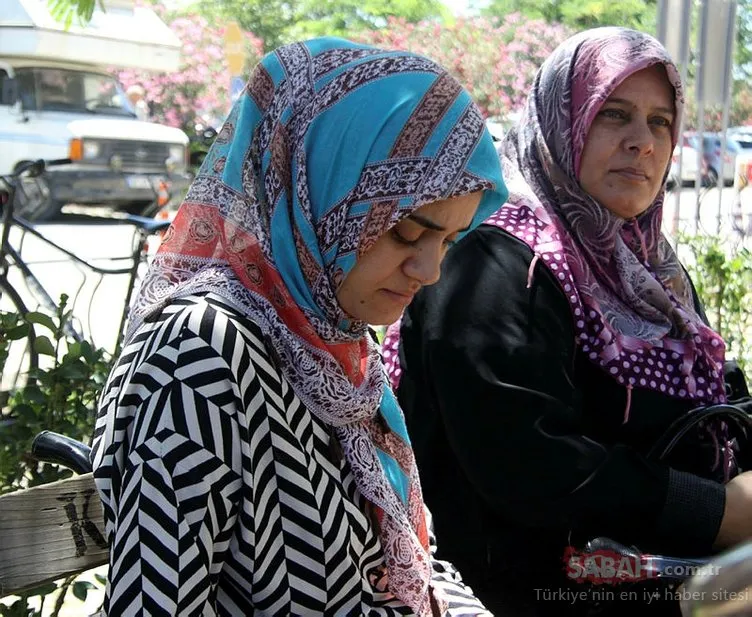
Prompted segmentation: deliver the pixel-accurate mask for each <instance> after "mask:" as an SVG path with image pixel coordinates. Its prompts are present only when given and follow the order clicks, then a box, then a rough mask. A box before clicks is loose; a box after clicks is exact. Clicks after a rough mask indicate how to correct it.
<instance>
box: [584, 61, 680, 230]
mask: <svg viewBox="0 0 752 617" xmlns="http://www.w3.org/2000/svg"><path fill="white" fill-rule="evenodd" d="M673 122H674V90H673V88H672V87H671V84H670V83H669V81H668V78H667V76H666V70H665V68H664V67H663V66H662V65H656V66H652V67H650V68H647V69H643V70H642V71H639V72H637V73H635V74H634V75H631V76H629V77H628V78H627V79H625V80H624V81H623V82H622V83H621V84H620V85H619V87H618V88H616V89H615V90H614V91H613V92H612V93H611V96H610V97H609V98H608V99H607V100H606V102H605V103H603V106H602V107H601V108H600V110H599V111H598V114H597V115H596V117H595V119H594V120H593V124H592V125H591V127H590V131H589V133H588V136H587V140H586V141H585V148H584V150H583V152H582V158H581V159H580V160H581V165H580V185H581V186H582V188H583V189H584V190H585V191H587V192H588V193H589V194H590V195H591V196H592V197H593V198H595V199H596V200H597V201H598V202H599V203H600V204H601V205H603V206H604V207H606V208H608V209H609V210H610V211H611V212H613V213H614V214H616V215H617V216H620V217H622V218H624V219H629V218H632V217H635V216H637V215H638V214H641V213H642V212H644V211H645V210H647V208H648V207H649V206H650V204H652V203H653V201H654V200H655V197H656V195H657V194H658V191H659V190H660V188H661V186H662V184H663V175H664V173H665V172H666V168H667V167H668V164H669V160H670V158H671V153H672V151H673V145H672V143H671V130H672V125H673Z"/></svg>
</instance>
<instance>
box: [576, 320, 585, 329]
mask: <svg viewBox="0 0 752 617" xmlns="http://www.w3.org/2000/svg"><path fill="white" fill-rule="evenodd" d="M577 327H578V328H584V327H585V322H584V321H582V320H581V319H580V321H578V322H577Z"/></svg>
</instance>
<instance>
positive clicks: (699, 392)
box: [697, 390, 705, 396]
mask: <svg viewBox="0 0 752 617" xmlns="http://www.w3.org/2000/svg"><path fill="white" fill-rule="evenodd" d="M697 396H705V392H704V391H703V390H698V391H697Z"/></svg>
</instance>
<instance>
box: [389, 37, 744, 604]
mask: <svg viewBox="0 0 752 617" xmlns="http://www.w3.org/2000/svg"><path fill="white" fill-rule="evenodd" d="M682 107H683V92H682V84H681V82H680V80H679V77H678V74H677V71H676V68H675V66H674V65H673V63H672V62H671V59H670V58H669V56H668V54H667V53H666V51H665V49H664V48H663V47H662V46H661V45H660V44H659V43H658V42H657V41H656V40H655V39H653V38H652V37H650V36H647V35H645V34H642V33H638V32H635V31H632V30H626V29H621V28H601V29H595V30H591V31H588V32H584V33H580V34H578V35H576V36H574V37H572V38H571V39H569V40H568V41H566V42H564V43H563V44H562V45H561V46H560V47H559V48H558V49H557V50H556V51H554V53H553V54H552V55H551V57H550V58H548V60H547V61H546V62H545V63H544V65H543V66H542V67H541V69H540V71H539V73H538V75H537V78H536V81H535V86H534V89H533V91H532V92H531V94H530V96H529V99H528V102H527V105H526V108H525V111H524V113H523V118H522V120H521V122H520V124H519V126H517V127H516V128H514V129H513V130H512V131H511V132H510V133H509V134H508V135H507V136H506V138H505V140H504V142H503V143H502V145H501V155H502V159H503V163H504V175H505V179H506V180H507V186H508V188H509V191H510V197H509V200H508V203H507V204H506V205H505V206H503V207H502V208H501V209H500V210H499V211H497V212H496V213H495V214H494V215H492V216H491V218H490V219H488V220H487V221H486V224H484V225H482V226H481V227H479V228H478V229H477V230H476V231H474V232H473V233H471V234H469V235H468V236H467V237H466V238H465V239H464V240H463V241H462V242H460V243H459V244H458V246H457V247H456V248H455V249H454V250H453V251H452V252H451V253H450V254H449V256H448V257H447V259H446V261H445V262H444V266H443V267H442V276H441V280H440V282H439V283H438V284H437V285H435V286H434V287H431V288H427V289H424V290H423V291H422V292H421V293H420V294H419V295H418V296H417V297H416V299H415V301H414V302H413V303H412V304H411V305H410V307H409V308H408V310H407V311H406V312H405V314H404V316H403V319H402V323H401V326H400V327H395V328H393V329H392V330H391V333H390V336H389V338H388V339H387V343H386V345H385V348H384V354H385V356H386V360H387V362H388V363H389V364H390V374H391V378H392V381H393V383H394V385H395V386H396V387H397V390H396V391H397V394H398V398H399V400H400V403H401V405H402V408H403V409H404V411H405V414H406V417H407V423H408V428H409V431H410V434H411V436H412V439H413V444H414V448H415V452H416V457H417V462H418V466H419V468H420V469H421V477H422V480H423V489H424V495H425V496H426V501H427V504H428V506H429V508H430V509H431V510H432V512H433V515H434V519H435V524H436V532H437V535H438V537H439V538H440V539H441V542H442V551H443V555H444V556H445V558H448V559H451V560H452V561H453V562H454V563H456V564H457V565H458V567H459V568H460V570H461V571H462V572H463V575H464V577H465V579H466V580H467V581H468V583H469V584H470V585H472V587H473V589H474V590H475V591H476V593H478V595H479V597H480V598H481V599H483V600H484V601H485V603H486V605H487V606H488V607H489V608H490V609H491V610H494V611H495V613H496V614H499V615H515V617H521V616H523V615H536V616H538V615H556V616H557V617H561V616H562V615H570V614H571V615H578V616H582V615H586V614H599V615H634V614H637V613H636V611H639V613H640V614H660V615H672V614H678V605H677V604H676V603H675V602H673V601H671V599H670V598H671V596H670V594H667V593H661V594H660V595H661V598H660V601H657V600H655V597H646V596H645V594H643V593H642V592H639V593H638V594H635V596H630V595H629V594H628V593H627V594H626V595H625V596H622V597H621V601H619V600H620V596H619V594H620V591H622V590H628V589H629V588H627V587H621V588H613V587H611V588H602V589H601V591H603V590H604V589H608V590H611V591H612V592H615V596H613V597H611V596H607V595H606V596H605V597H606V599H612V598H615V599H616V601H615V602H607V603H605V604H602V605H601V606H600V607H599V608H597V609H593V607H592V602H587V603H586V602H585V601H584V600H585V597H584V596H582V595H581V592H586V591H587V590H588V587H586V586H585V585H583V584H580V583H583V582H584V581H583V579H582V578H581V577H578V576H577V574H578V572H577V570H576V569H574V570H573V569H572V568H571V567H570V568H569V569H567V567H566V556H567V555H570V550H571V549H570V547H571V546H572V545H573V544H576V542H577V541H583V540H587V539H590V538H593V537H597V536H608V537H611V538H613V539H615V540H617V541H619V542H621V543H623V544H625V545H635V546H638V547H639V548H640V549H642V550H643V551H647V552H653V553H664V554H665V553H668V554H673V555H677V556H682V555H683V556H697V557H701V556H705V555H709V554H711V553H713V552H714V551H716V550H718V549H721V548H724V547H726V546H729V545H732V544H734V543H736V542H739V541H742V540H744V539H747V538H749V537H751V536H752V478H750V474H738V472H739V471H740V468H739V465H738V464H737V463H738V462H739V461H738V459H735V454H737V453H736V452H735V450H734V448H733V447H732V446H733V444H731V443H729V442H730V439H729V436H728V434H727V433H726V432H725V431H726V427H725V426H723V427H722V426H716V425H713V423H710V425H708V426H706V427H704V429H703V430H701V431H698V433H697V435H695V436H693V437H692V438H691V439H689V440H688V442H687V443H688V445H683V450H681V451H679V452H678V453H677V454H676V456H674V458H673V459H672V460H671V462H669V461H665V460H656V459H655V458H654V457H651V456H649V452H650V450H651V447H652V446H653V445H654V444H655V442H656V440H657V439H658V438H659V437H660V436H661V435H662V434H664V433H665V431H666V430H667V429H668V427H669V426H671V425H672V423H673V422H674V421H675V420H677V419H678V418H681V417H683V416H685V415H686V414H687V413H688V412H689V411H690V410H692V409H694V408H697V407H702V406H707V405H712V404H717V403H723V402H726V401H727V399H728V398H730V397H731V398H733V397H736V396H739V393H738V392H736V393H732V394H729V393H727V383H726V381H725V375H724V363H725V357H724V354H725V346H724V342H723V340H722V339H721V338H720V337H719V336H718V335H717V334H716V333H715V332H713V331H712V330H711V329H710V327H708V325H707V324H706V320H705V319H704V315H703V312H702V307H701V306H700V304H699V302H698V300H697V298H696V295H695V293H694V289H693V287H692V283H691V281H690V280H689V278H688V276H687V275H686V272H685V271H684V269H683V268H682V266H681V264H680V263H679V261H678V259H677V257H676V255H675V254H674V252H673V251H672V249H671V247H670V246H669V244H668V242H667V241H666V238H664V236H663V235H662V233H661V221H662V215H663V200H664V184H665V180H666V176H667V173H668V169H669V165H670V160H671V154H672V152H673V149H674V146H675V144H676V143H677V139H678V133H679V130H680V129H679V127H680V126H681V116H682ZM398 336H399V339H398V338H397V337H398ZM741 394H743V395H746V394H747V392H746V387H742V389H741ZM737 474H738V475H737ZM732 476H735V477H733V479H730V478H731V477H732ZM729 479H730V481H729V482H728V483H727V484H725V485H724V482H725V481H728V480H729ZM593 597H594V596H593V595H592V594H591V595H590V600H592V598H593ZM595 597H597V596H595ZM601 597H604V596H601ZM667 598H668V599H669V600H668V601H666V599H667ZM586 604H587V607H586ZM588 611H591V612H588ZM592 611H596V612H595V613H593V612H592Z"/></svg>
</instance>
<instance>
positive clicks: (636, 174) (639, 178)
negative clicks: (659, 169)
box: [613, 167, 648, 182]
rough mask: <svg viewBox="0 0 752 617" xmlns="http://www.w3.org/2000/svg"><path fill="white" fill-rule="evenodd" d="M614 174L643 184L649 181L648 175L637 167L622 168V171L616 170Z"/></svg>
mask: <svg viewBox="0 0 752 617" xmlns="http://www.w3.org/2000/svg"><path fill="white" fill-rule="evenodd" d="M613 172H614V173H617V174H619V175H620V176H623V177H624V178H627V179H628V180H634V181H636V182H643V181H645V180H647V179H648V175H647V174H646V173H645V172H644V171H643V170H642V169H638V168H637V167H621V168H620V169H614V170H613Z"/></svg>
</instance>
